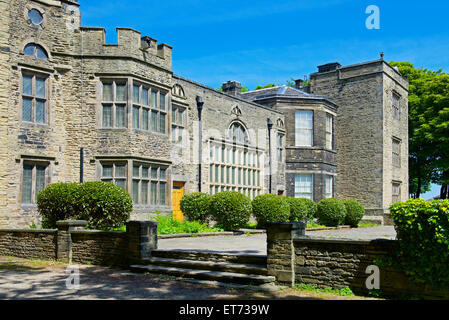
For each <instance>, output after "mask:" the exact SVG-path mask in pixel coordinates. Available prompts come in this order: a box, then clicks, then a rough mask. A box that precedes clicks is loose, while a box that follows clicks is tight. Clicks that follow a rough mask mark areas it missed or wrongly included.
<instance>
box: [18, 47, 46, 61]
mask: <svg viewBox="0 0 449 320" xmlns="http://www.w3.org/2000/svg"><path fill="white" fill-rule="evenodd" d="M23 53H25V55H27V56H30V57H34V58H38V59H42V60H48V54H47V52H46V51H45V49H44V48H43V47H42V46H40V45H38V44H36V43H29V44H27V45H26V46H25V48H24V49H23Z"/></svg>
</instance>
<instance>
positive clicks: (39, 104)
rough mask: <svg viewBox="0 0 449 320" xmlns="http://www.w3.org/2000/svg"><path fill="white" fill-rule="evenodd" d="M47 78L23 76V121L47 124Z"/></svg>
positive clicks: (34, 75) (32, 75)
mask: <svg viewBox="0 0 449 320" xmlns="http://www.w3.org/2000/svg"><path fill="white" fill-rule="evenodd" d="M46 106H47V78H46V77H44V76H41V75H36V74H28V73H24V74H23V75H22V121H26V122H34V123H40V124H45V123H46V114H47V110H46V109H47V107H46Z"/></svg>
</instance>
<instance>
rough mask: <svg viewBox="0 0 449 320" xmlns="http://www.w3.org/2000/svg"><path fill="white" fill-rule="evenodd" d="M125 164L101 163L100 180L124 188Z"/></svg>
mask: <svg viewBox="0 0 449 320" xmlns="http://www.w3.org/2000/svg"><path fill="white" fill-rule="evenodd" d="M126 171H127V166H126V162H117V163H103V164H102V166H101V180H102V181H104V182H110V183H114V184H116V185H117V186H119V187H122V188H123V189H125V190H127V188H126V181H127V179H126V176H127V174H126Z"/></svg>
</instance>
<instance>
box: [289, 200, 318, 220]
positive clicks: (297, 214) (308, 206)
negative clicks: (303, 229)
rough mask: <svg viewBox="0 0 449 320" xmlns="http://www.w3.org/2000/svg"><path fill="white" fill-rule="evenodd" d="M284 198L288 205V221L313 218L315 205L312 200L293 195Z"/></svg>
mask: <svg viewBox="0 0 449 320" xmlns="http://www.w3.org/2000/svg"><path fill="white" fill-rule="evenodd" d="M286 199H287V201H288V204H289V205H290V217H289V221H290V222H295V221H296V222H304V221H308V220H312V219H313V218H315V216H316V209H317V206H316V204H315V202H313V201H312V200H310V199H306V198H294V197H286Z"/></svg>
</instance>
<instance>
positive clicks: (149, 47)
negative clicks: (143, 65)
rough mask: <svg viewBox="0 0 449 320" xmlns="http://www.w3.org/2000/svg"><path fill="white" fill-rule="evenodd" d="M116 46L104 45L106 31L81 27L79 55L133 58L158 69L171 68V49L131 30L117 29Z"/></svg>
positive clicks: (99, 28)
mask: <svg viewBox="0 0 449 320" xmlns="http://www.w3.org/2000/svg"><path fill="white" fill-rule="evenodd" d="M116 30H117V44H106V30H105V29H104V28H101V27H81V28H80V32H81V42H82V45H81V52H80V53H81V54H82V55H83V56H101V57H104V58H105V59H107V58H126V57H128V58H134V59H138V60H142V61H144V62H148V63H151V64H154V65H156V66H158V67H162V68H164V69H168V70H170V71H171V68H172V47H171V46H169V45H167V44H165V43H162V44H158V43H157V40H155V39H153V38H150V37H148V36H145V37H142V35H141V33H140V32H139V31H137V30H134V29H131V28H117V29H116Z"/></svg>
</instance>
